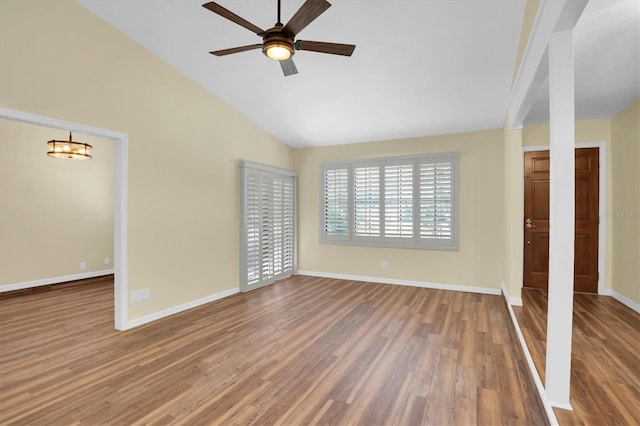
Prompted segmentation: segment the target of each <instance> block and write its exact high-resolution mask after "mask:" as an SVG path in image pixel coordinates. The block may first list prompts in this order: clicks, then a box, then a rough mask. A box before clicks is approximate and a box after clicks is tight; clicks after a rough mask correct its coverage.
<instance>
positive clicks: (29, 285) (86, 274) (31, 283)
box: [0, 269, 113, 293]
mask: <svg viewBox="0 0 640 426" xmlns="http://www.w3.org/2000/svg"><path fill="white" fill-rule="evenodd" d="M111 274H113V269H105V270H102V271H93V272H84V273H82V274H73V275H62V276H59V277H53V278H44V279H41V280H35V281H25V282H21V283H15V284H5V285H0V293H3V292H5V291H14V290H23V289H25V288H32V287H40V286H43V285H51V284H60V283H66V282H69V281H77V280H85V279H87V278H95V277H101V276H104V275H111Z"/></svg>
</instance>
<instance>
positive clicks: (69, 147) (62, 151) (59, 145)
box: [47, 132, 93, 160]
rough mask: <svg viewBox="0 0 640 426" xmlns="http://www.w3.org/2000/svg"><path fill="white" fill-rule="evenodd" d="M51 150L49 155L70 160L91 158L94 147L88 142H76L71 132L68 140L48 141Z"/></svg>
mask: <svg viewBox="0 0 640 426" xmlns="http://www.w3.org/2000/svg"><path fill="white" fill-rule="evenodd" d="M47 147H48V148H49V151H48V152H47V155H48V156H49V157H53V158H66V159H69V160H91V158H93V157H92V156H91V151H92V150H93V147H92V146H91V145H89V144H88V143H83V142H74V141H73V140H72V139H71V132H69V140H68V141H59V140H55V139H52V140H50V141H48V142H47Z"/></svg>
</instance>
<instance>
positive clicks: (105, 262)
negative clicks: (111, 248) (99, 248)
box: [104, 257, 111, 265]
mask: <svg viewBox="0 0 640 426" xmlns="http://www.w3.org/2000/svg"><path fill="white" fill-rule="evenodd" d="M109 263H111V259H109V258H108V257H105V258H104V264H105V265H108V264H109Z"/></svg>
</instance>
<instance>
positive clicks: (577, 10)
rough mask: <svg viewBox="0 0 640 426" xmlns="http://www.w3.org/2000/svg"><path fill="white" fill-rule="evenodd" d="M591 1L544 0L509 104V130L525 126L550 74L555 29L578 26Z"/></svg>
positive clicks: (534, 22)
mask: <svg viewBox="0 0 640 426" xmlns="http://www.w3.org/2000/svg"><path fill="white" fill-rule="evenodd" d="M587 2H588V0H541V1H540V6H539V7H538V13H537V15H536V18H535V20H534V21H533V25H532V27H531V34H530V35H529V39H528V40H527V44H526V46H525V49H524V52H523V54H522V59H521V61H520V68H518V72H517V73H516V78H515V81H514V83H513V85H512V87H511V96H510V97H509V101H508V103H507V111H508V117H507V123H508V125H509V128H510V129H515V128H519V127H521V126H522V124H523V122H524V120H525V118H526V117H527V115H528V114H529V111H530V110H531V107H532V106H533V103H534V101H535V100H536V99H537V97H538V94H539V91H540V89H541V88H542V87H543V86H544V82H545V81H546V79H547V76H548V45H549V41H550V40H551V36H552V34H553V33H554V32H555V31H566V30H571V29H573V27H575V25H576V23H577V22H578V19H579V18H580V16H581V14H582V12H583V11H584V8H585V7H586V5H587Z"/></svg>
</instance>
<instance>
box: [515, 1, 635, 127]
mask: <svg viewBox="0 0 640 426" xmlns="http://www.w3.org/2000/svg"><path fill="white" fill-rule="evenodd" d="M573 39H574V55H575V85H576V118H577V119H579V120H588V119H593V118H606V117H611V116H612V115H614V114H615V113H617V112H618V111H620V110H621V109H623V108H624V107H626V106H627V105H629V104H630V103H632V102H633V101H635V100H636V99H638V98H640V0H590V2H589V3H588V4H587V7H586V8H585V10H584V13H583V14H582V16H581V17H580V20H579V21H578V24H577V25H576V27H575V29H574V34H573ZM639 119H640V118H639ZM547 122H549V81H548V80H547V82H546V83H545V85H544V86H543V87H542V88H541V89H540V93H539V94H538V98H537V100H536V102H535V103H534V104H533V107H532V108H531V111H530V112H529V115H528V116H527V118H526V120H525V123H527V124H533V123H547Z"/></svg>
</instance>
